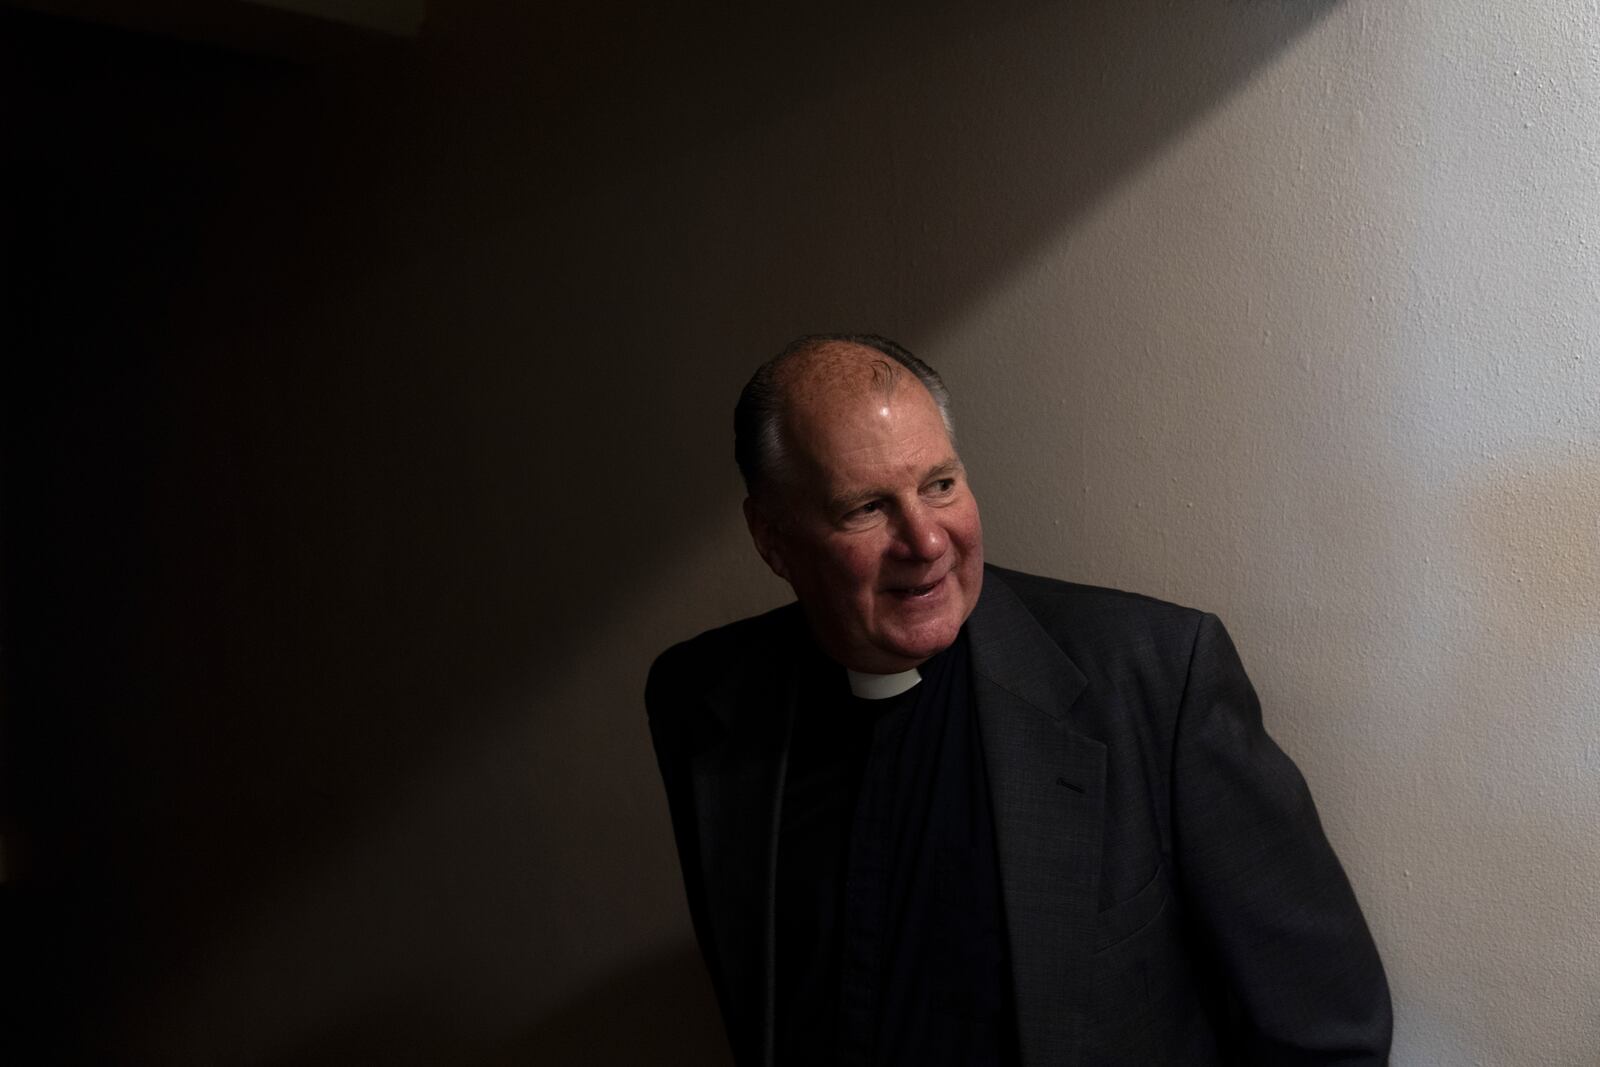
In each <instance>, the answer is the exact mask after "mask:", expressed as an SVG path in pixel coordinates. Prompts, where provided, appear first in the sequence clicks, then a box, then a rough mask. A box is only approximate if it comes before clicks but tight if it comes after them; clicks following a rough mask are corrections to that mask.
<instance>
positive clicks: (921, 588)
mask: <svg viewBox="0 0 1600 1067" xmlns="http://www.w3.org/2000/svg"><path fill="white" fill-rule="evenodd" d="M948 577H949V575H943V576H941V577H939V578H938V579H936V580H934V581H931V582H929V583H928V584H926V585H903V586H898V587H896V588H892V589H890V590H888V592H889V594H890V595H891V596H895V597H898V598H900V599H901V600H922V599H924V598H926V597H930V596H933V595H934V594H935V593H937V592H938V591H939V590H940V588H942V587H943V586H944V583H945V579H946V578H948Z"/></svg>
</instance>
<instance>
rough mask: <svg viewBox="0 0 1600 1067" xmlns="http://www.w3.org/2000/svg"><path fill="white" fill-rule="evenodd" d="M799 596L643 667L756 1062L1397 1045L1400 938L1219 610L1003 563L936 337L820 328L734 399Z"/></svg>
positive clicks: (721, 977)
mask: <svg viewBox="0 0 1600 1067" xmlns="http://www.w3.org/2000/svg"><path fill="white" fill-rule="evenodd" d="M735 439H736V440H735V454H736V458H737V459H738V462H739V465H740V468H741V470H742V472H743V474H744V477H745V480H746V484H747V486H748V489H749V497H748V499H746V501H745V505H744V510H745V518H746V520H747V523H748V525H749V528H750V533H751V536H752V538H753V539H754V541H755V546H756V550H757V551H758V552H759V553H760V554H761V557H762V559H764V560H765V561H766V563H767V565H768V566H769V567H771V568H772V570H773V571H774V572H775V573H776V574H777V575H778V576H779V577H781V578H783V579H784V580H785V581H787V582H788V583H789V584H790V585H791V586H792V587H793V588H794V592H795V596H796V598H797V601H798V603H796V604H791V605H789V606H788V607H785V608H780V609H778V610H776V611H773V612H769V613H768V614H766V615H762V616H759V617H757V618H753V619H746V620H743V621H741V622H737V623H734V624H732V625H730V626H725V627H722V628H721V629H718V630H713V631H711V632H709V633H706V634H702V635H701V636H699V637H697V638H695V639H694V640H692V641H688V642H685V643H684V644H681V645H678V646H676V647H674V648H672V649H670V650H668V651H667V652H666V653H664V654H663V655H662V656H661V657H660V659H658V660H657V662H656V664H655V666H654V667H653V669H652V670H651V675H650V682H649V686H648V690H647V692H646V704H647V706H648V709H649V713H650V726H651V732H652V736H653V738H654V740H655V745H656V752H657V756H658V759H659V762H660V765H661V773H662V777H663V780H664V782H665V785H666V789H667V796H668V801H669V804H670V807H671V811H672V822H673V830H674V833H675V835H676V838H677V844H678V850H679V856H680V859H681V861H682V866H683V873H684V881H685V884H686V887H687V890H688V898H689V909H690V914H691V917H692V919H693V922H694V928H695V932H696V935H697V938H698V940H699V943H700V947H701V951H702V952H703V954H704V956H705V959H706V963H707V966H708V967H709V969H710V972H711V977H712V981H713V984H714V985H715V987H716V991H717V996H718V999H719V1002H720V1005H721V1008H722V1013H723V1017H724V1021H725V1023H726V1025H727V1028H728V1034H729V1039H730V1041H731V1043H732V1047H733V1050H734V1054H735V1057H736V1059H737V1060H738V1062H739V1063H740V1064H778V1065H784V1064H833V1063H840V1064H846V1063H848V1064H856V1063H859V1064H918V1065H931V1064H962V1065H968V1067H970V1065H987V1064H996V1065H1000V1064H1026V1065H1029V1067H1034V1065H1046V1064H1048V1065H1056V1064H1081V1065H1085V1067H1089V1065H1100V1064H1140V1065H1154V1064H1185V1065H1189V1064H1219V1063H1241V1062H1242V1063H1261V1064H1312V1063H1315V1064H1378V1063H1383V1062H1385V1061H1386V1059H1387V1053H1388V1046H1389V1039H1390V1030H1391V1018H1390V1007H1389V993H1388V988H1387V985H1386V983H1385V981H1384V976H1383V970H1382V966H1381V964H1380V963H1379V960H1378V955H1377V952H1376V949H1375V948H1374V946H1373V943H1372V939H1371V936H1370V934H1369V933H1368V931H1367V928H1366V924H1365V922H1364V921H1363V919H1362V916H1361V913H1360V910H1359V908H1358V907H1357V905H1356V901H1355V898H1354V896H1353V894H1352V893H1351V890H1350V886H1349V883H1348V882H1347V880H1346V879H1345V876H1344V873H1343V871H1342V870H1341V868H1340V866H1339V862H1338V860H1337V859H1336V858H1335V856H1334V854H1333V851H1332V849H1331V848H1330V847H1329V845H1328V842H1327V839H1326V838H1325V837H1324V835H1323V832H1322V829H1321V826H1320V824H1319V823H1318V820H1317V816H1316V812H1315V810H1314V808H1313V807H1312V803H1311V798H1310V795H1309V794H1308V792H1307V791H1306V787H1305V783H1304V781H1303V780H1302V779H1301V777H1300V774H1299V772H1298V771H1297V770H1296V769H1295V767H1294V765H1293V764H1292V763H1291V762H1290V761H1289V759H1288V758H1287V757H1286V756H1285V755H1284V754H1283V753H1282V751H1280V750H1279V749H1278V747H1277V746H1276V745H1275V744H1274V743H1273V742H1272V741H1271V740H1270V739H1269V738H1268V737H1267V735H1266V733H1265V732H1264V731H1263V729H1262V724H1261V717H1260V711H1259V708H1258V706H1257V703H1256V698H1255V694H1254V692H1253V691H1252V689H1251V687H1250V683H1249V681H1248V680H1247V679H1246V677H1245V675H1244V671H1243V668H1242V667H1241V665H1240V663H1239V660H1238V657H1237V655H1236V654H1235V652H1234V649H1233V646H1232V645H1231V644H1230V642H1229V640H1228V637H1227V634H1226V633H1225V632H1224V631H1223V629H1222V626H1221V624H1220V623H1219V622H1218V621H1217V620H1216V619H1215V618H1214V617H1213V616H1209V615H1205V614H1202V613H1199V612H1195V611H1191V610H1189V609H1186V608H1180V607H1177V606H1175V605H1171V604H1165V603H1162V602H1160V601H1156V600H1151V599H1148V598H1145V597H1139V596H1134V595H1132V594H1127V593H1121V592H1115V591H1111V590H1105V589H1095V588H1091V587H1087V586H1079V585H1071V584H1067V583H1062V582H1056V581H1052V580H1049V579H1045V578H1038V577H1032V576H1028V575H1024V574H1019V573H1016V572H1013V571H1006V570H1001V569H999V568H993V567H985V565H984V562H983V533H982V527H981V524H980V522H979V517H978V506H977V502H976V501H975V499H974V498H973V496H972V492H971V489H970V487H969V486H968V485H967V481H966V472H965V470H964V468H963V467H962V465H961V460H960V458H959V456H958V455H957V453H956V451H955V448H954V444H953V441H952V434H951V421H950V416H949V401H948V396H947V394H946V392H945V389H944V386H943V384H942V382H941V381H940V380H939V377H938V375H937V374H935V373H934V372H933V371H932V369H931V368H929V367H928V366H927V365H926V364H924V363H922V362H921V361H919V360H917V359H916V358H915V357H913V356H911V355H910V353H908V352H906V351H905V350H904V349H902V348H900V347H899V346H898V345H895V344H894V343H893V342H891V341H888V340H886V339H884V338H880V337H872V336H843V335H829V336H819V337H808V338H802V339H800V340H799V341H797V342H795V343H794V344H792V345H790V346H789V347H788V348H787V349H786V350H785V351H784V352H783V353H781V354H780V355H779V356H778V357H777V358H776V359H774V360H772V361H770V362H769V363H767V364H766V365H765V366H763V367H762V368H761V369H760V370H758V371H757V372H756V374H755V376H754V377H753V378H752V379H751V381H750V383H749V385H747V386H746V388H745V391H744V393H743V395H742V396H741V397H740V401H739V405H738V407H737V409H736V413H735Z"/></svg>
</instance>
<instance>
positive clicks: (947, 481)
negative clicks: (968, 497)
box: [933, 478, 956, 496]
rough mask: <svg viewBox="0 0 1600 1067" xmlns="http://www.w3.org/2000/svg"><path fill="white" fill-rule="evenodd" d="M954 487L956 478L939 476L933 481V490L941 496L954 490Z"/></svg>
mask: <svg viewBox="0 0 1600 1067" xmlns="http://www.w3.org/2000/svg"><path fill="white" fill-rule="evenodd" d="M955 487H956V480H955V479H954V478H940V479H939V480H937V481H935V482H934V483H933V491H934V492H935V493H938V494H939V495H941V496H943V495H944V494H946V493H950V492H954V491H955Z"/></svg>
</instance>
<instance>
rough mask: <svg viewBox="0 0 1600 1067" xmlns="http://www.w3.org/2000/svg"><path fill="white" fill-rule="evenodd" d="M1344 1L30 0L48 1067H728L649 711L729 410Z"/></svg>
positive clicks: (16, 157) (19, 219)
mask: <svg viewBox="0 0 1600 1067" xmlns="http://www.w3.org/2000/svg"><path fill="white" fill-rule="evenodd" d="M1329 6H1330V5H1329V4H1328V3H1294V4H1290V3H1269V2H1253V3H1240V2H1236V0H1207V2H1203V3H1183V4H1179V3H1170V2H1158V0H1134V2H1130V3H1121V4H1112V3H1100V4H1075V5H1063V4H1045V3H1040V2H1031V3H1030V2H1017V3H1002V4H995V5H987V6H984V7H983V9H982V10H981V12H980V11H976V10H975V9H971V5H960V4H935V5H932V6H931V7H930V6H928V5H915V6H913V5H889V6H873V7H870V8H863V7H860V6H856V5H844V4H838V3H831V2H828V3H821V4H811V5H779V6H778V7H776V8H761V9H757V8H753V7H750V6H748V5H747V6H744V7H735V6H732V5H728V6H693V9H692V10H689V11H682V10H677V11H671V12H670V13H668V11H667V9H663V8H661V7H660V5H642V4H641V5H623V6H621V7H607V8H605V9H603V11H598V12H595V11H590V10H589V9H587V8H581V7H579V6H574V5H569V6H566V7H564V8H562V9H560V10H558V11H544V10H542V7H541V6H540V5H532V6H531V7H532V8H533V9H538V10H533V9H530V10H523V9H522V8H521V7H520V6H519V5H502V4H489V3H440V4H435V5H432V6H431V7H430V11H429V20H428V24H427V26H426V27H425V29H424V31H423V33H422V35H421V37H420V38H419V39H418V40H416V41H411V42H385V43H382V44H380V45H370V44H369V45H362V46H353V47H323V46H322V45H320V44H319V45H318V46H317V47H314V48H312V47H305V48H296V47H285V46H278V45H274V46H273V47H270V48H251V47H249V46H248V42H244V43H241V42H240V41H239V40H237V39H234V38H232V37H229V38H227V39H219V37H218V35H216V34H211V35H209V36H208V34H206V33H204V32H200V33H194V34H189V35H186V36H187V39H185V37H184V36H174V35H172V34H170V33H167V34H157V33H152V32H148V30H141V29H126V28H119V27H114V26H107V25H103V24H96V23H93V22H83V21H73V20H69V19H67V18H64V17H61V16H57V15H46V14H36V13H20V12H16V11H0V129H3V130H4V134H3V149H0V152H3V154H0V191H3V199H0V204H3V205H4V206H3V208H0V272H3V274H0V277H3V287H0V329H3V331H4V333H3V337H0V347H3V349H4V351H5V358H4V369H3V372H0V373H3V375H4V377H3V380H0V420H3V422H0V447H3V454H0V462H3V468H0V475H3V483H0V492H3V497H0V515H3V520H4V529H3V539H0V551H3V564H0V565H3V571H0V580H3V602H0V608H3V612H4V615H3V625H4V633H3V637H4V645H3V656H4V659H3V669H4V677H3V686H4V688H3V699H4V709H5V723H4V727H5V745H4V760H5V763H4V775H5V793H4V807H3V811H0V815H3V819H4V822H3V830H4V834H5V838H4V844H5V854H4V861H5V881H4V897H3V900H4V909H5V915H4V929H5V934H6V937H7V939H8V944H7V946H6V951H5V957H6V959H7V970H8V974H9V977H10V978H11V980H12V981H14V982H15V983H16V993H15V995H13V996H9V997H8V998H7V1000H8V1003H10V1004H11V1005H13V1007H16V1008H20V1014H19V1016H18V1018H17V1019H16V1020H15V1021H14V1023H13V1024H12V1025H9V1026H8V1027H7V1028H6V1029H7V1035H8V1039H9V1040H10V1041H12V1042H13V1043H17V1044H20V1045H23V1046H25V1048H24V1049H19V1050H18V1052H19V1056H20V1054H21V1053H23V1052H25V1054H26V1058H14V1059H11V1060H10V1061H9V1062H70V1063H129V1062H138V1063H201V1062H231V1063H259V1064H278V1063H282V1064H290V1063H349V1062H383V1063H393V1064H400V1063H418V1064H424V1063H429V1064H431V1063H474V1062H481V1063H485V1064H496V1065H499V1064H507V1065H509V1064H513V1063H527V1064H532V1063H539V1064H568V1063H570V1064H579V1063H606V1064H612V1063H618V1064H621V1063H641V1064H679V1063H682V1064H690V1063H695V1064H704V1063H715V1062H719V1058H720V1057H725V1055H726V1054H725V1052H724V1051H723V1050H722V1045H721V1042H722V1038H721V1035H720V1031H719V1029H718V1024H717V1022H716V1019H715V1016H714V1008H713V1006H712V1004H711V999H710V993H709V990H708V988H707V983H706V980H705V977H704V974H703V970H702V968H701V966H700V964H699V961H698V958H697V956H696V955H695V954H694V952H693V949H692V945H691V939H690V935H689V931H688V923H687V917H686V915H685V914H684V911H683V905H682V899H681V889H680V887H679V883H678V881H677V871H676V868H675V858H674V855H673V852H672V848H671V843H670V840H669V839H668V830H667V822H666V818H665V812H664V805H663V804H662V799H661V796H660V790H659V787H658V785H657V784H656V782H655V779H654V773H655V771H654V764H653V761H652V759H651V756H650V752H649V741H648V738H647V736H646V734H645V730H644V720H643V710H642V705H641V700H640V694H641V693H642V688H643V680H644V673H645V670H646V669H647V667H648V664H649V662H650V660H651V658H652V657H653V656H654V654H655V653H656V652H657V651H659V649H660V647H661V646H662V645H664V644H665V643H666V642H668V641H670V640H676V639H679V638H681V637H684V636H687V635H688V634H689V633H691V632H693V631H694V630H695V629H698V628H700V627H702V626H704V625H708V624H709V623H710V622H713V621H717V620H716V618H715V615H716V609H717V607H718V603H713V602H712V601H711V600H709V599H708V600H706V601H695V602H692V603H683V604H679V605H675V604H674V603H672V602H671V600H670V598H668V597H665V596H664V595H663V594H659V593H656V592H654V591H655V590H658V589H659V588H660V582H662V581H663V580H664V579H663V576H667V575H670V574H672V572H673V571H674V568H675V566H676V561H677V560H679V559H680V558H681V557H682V556H683V555H684V554H686V553H690V552H693V551H697V550H699V549H700V547H701V546H702V544H704V543H716V542H717V539H718V538H720V537H723V536H725V534H726V529H727V523H728V522H729V521H730V520H731V518H732V516H733V515H734V512H735V510H736V504H737V493H736V489H735V488H734V480H733V476H732V463H731V457H730V452H731V444H730V433H729V427H728V423H729V417H728V416H729V414H730V413H731V407H732V401H733V397H734V395H735V393H736V391H737V388H738V385H739V384H740V383H741V382H742V381H743V379H744V377H745V375H746V374H747V373H748V371H749V370H750V369H751V368H752V367H753V366H754V364H755V363H756V362H757V361H758V360H759V359H761V358H764V357H765V355H767V354H768V353H770V352H771V351H773V350H775V349H776V348H777V347H778V346H779V345H781V344H782V343H783V341H784V340H786V339H787V338H788V337H789V336H790V335H792V334H794V333H797V332H801V331H803V330H807V329H816V328H828V329H833V328H856V327H863V328H867V327H870V328H879V329H883V330H885V331H887V332H891V333H900V334H902V335H904V336H906V337H907V339H908V340H911V341H913V342H914V341H915V339H916V338H917V337H918V336H925V335H926V334H928V333H930V332H932V331H933V330H935V329H936V328H937V327H938V326H940V325H941V324H944V323H948V322H950V321H952V320H954V319H956V318H958V317H959V316H960V314H961V313H962V311H963V309H964V308H966V307H968V306H969V305H970V304H971V303H972V302H974V301H975V300H978V299H979V298H981V296H982V294H983V293H984V291H985V290H986V288H987V287H988V286H989V285H990V284H991V283H992V282H993V280H994V279H995V278H996V277H998V276H1001V275H1003V274H1005V273H1006V272H1007V271H1009V270H1012V269H1014V268H1015V267H1016V265H1017V264H1018V263H1019V262H1021V261H1023V260H1025V259H1026V257H1027V256H1028V255H1029V254H1030V252H1031V251H1032V250H1033V249H1034V248H1035V247H1036V245H1037V243H1038V242H1040V241H1043V240H1045V239H1048V238H1049V237H1050V235H1052V234H1054V233H1057V232H1059V231H1060V230H1061V229H1062V227H1064V226H1066V225H1067V224H1068V223H1070V222H1071V220H1072V219H1073V218H1074V217H1075V216H1076V215H1077V214H1078V213H1080V212H1082V211H1083V210H1085V208H1086V207H1087V206H1088V205H1090V204H1092V203H1093V202H1094V201H1095V200H1096V199H1097V198H1098V197H1100V196H1102V195H1103V194H1104V193H1105V192H1106V190H1108V189H1109V188H1111V187H1113V186H1114V185H1115V184H1116V183H1117V182H1118V181H1119V180H1122V179H1124V178H1125V177H1126V176H1127V175H1128V173H1129V172H1130V171H1131V170H1132V169H1133V168H1135V167H1136V166H1137V165H1138V164H1139V163H1140V161H1141V160H1143V159H1145V158H1147V157H1149V156H1150V155H1151V154H1153V153H1156V152H1159V151H1160V149H1161V147H1162V145H1163V144H1164V143H1165V142H1166V141H1167V140H1168V139H1170V138H1172V137H1173V136H1175V135H1176V134H1178V133H1180V132H1181V131H1182V130H1183V129H1184V127H1185V126H1186V124H1188V123H1191V122H1193V121H1194V120H1196V118H1197V117H1199V116H1201V115H1203V114H1204V113H1205V112H1206V111H1207V109H1208V108H1210V107H1212V106H1214V105H1215V104H1216V103H1218V102H1219V101H1220V100H1222V99H1223V98H1225V97H1226V96H1227V95H1228V94H1229V93H1230V92H1231V91H1233V89H1234V88H1236V87H1237V86H1238V85H1239V84H1240V83H1241V82H1242V81H1243V80H1244V79H1245V78H1247V77H1248V76H1249V75H1250V73H1251V72H1252V70H1254V69H1255V68H1256V67H1257V66H1258V65H1260V64H1261V63H1263V62H1265V61H1266V60H1267V59H1269V58H1270V57H1271V56H1272V55H1273V54H1274V53H1275V52H1276V51H1277V50H1279V49H1281V48H1282V47H1284V46H1285V45H1286V44H1287V43H1289V42H1290V41H1292V40H1293V39H1294V38H1295V36H1296V35H1297V34H1298V33H1300V32H1301V31H1303V30H1304V29H1305V28H1307V27H1308V26H1310V25H1311V24H1312V23H1313V22H1314V21H1315V20H1316V19H1318V18H1319V17H1320V16H1321V14H1322V13H1323V12H1325V11H1326V10H1327V9H1328V7H1329ZM1130 54H1131V55H1138V56H1140V57H1143V59H1142V61H1141V62H1139V63H1136V64H1133V65H1129V64H1128V63H1126V62H1125V59H1126V57H1127V56H1128V55H1130ZM723 472H726V474H725V475H724V473H723ZM719 531H720V532H719ZM746 562H747V561H744V560H741V565H743V564H745V563H746ZM745 595H746V596H748V594H745ZM664 600H665V601H666V603H663V601H664Z"/></svg>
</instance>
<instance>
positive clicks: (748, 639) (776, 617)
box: [645, 603, 801, 716]
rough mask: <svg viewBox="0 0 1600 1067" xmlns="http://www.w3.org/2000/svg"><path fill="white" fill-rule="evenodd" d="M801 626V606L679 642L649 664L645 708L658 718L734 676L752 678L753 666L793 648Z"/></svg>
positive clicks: (731, 623)
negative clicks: (669, 708)
mask: <svg viewBox="0 0 1600 1067" xmlns="http://www.w3.org/2000/svg"><path fill="white" fill-rule="evenodd" d="M800 625H801V615H800V605H799V604H795V603H791V604H786V605H784V606H783V607H781V608H774V609H773V610H771V611H768V612H763V613H762V614H760V615H752V616H751V617H749V618H747V619H739V620H738V621H736V622H730V623H728V624H727V625H725V626H718V627H716V628H715V629H711V630H707V631H705V632H704V633H701V634H698V635H696V636H694V637H691V638H689V639H688V640H686V641H680V642H678V643H677V644H675V645H673V646H672V647H671V648H668V649H667V650H666V651H665V652H663V653H661V654H660V655H659V656H657V657H656V659H655V662H654V663H652V664H651V665H650V677H649V680H648V681H647V682H646V683H645V706H646V708H647V709H648V710H649V712H650V714H651V715H652V716H654V715H655V714H656V713H657V710H658V709H659V708H661V707H663V706H664V705H665V703H666V702H668V701H672V702H679V701H693V700H695V699H696V698H698V697H701V696H703V695H705V694H706V693H708V692H710V691H712V690H714V689H716V688H718V687H719V686H721V685H723V684H725V683H726V682H727V680H728V679H729V678H730V677H732V676H735V675H744V674H748V673H749V672H750V670H751V669H752V665H754V664H759V663H761V662H763V661H766V660H771V659H773V658H774V657H775V656H776V655H777V654H778V653H779V651H780V650H782V649H785V648H792V647H793V635H794V633H795V631H796V627H797V626H800Z"/></svg>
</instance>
